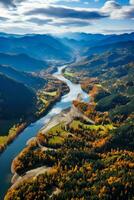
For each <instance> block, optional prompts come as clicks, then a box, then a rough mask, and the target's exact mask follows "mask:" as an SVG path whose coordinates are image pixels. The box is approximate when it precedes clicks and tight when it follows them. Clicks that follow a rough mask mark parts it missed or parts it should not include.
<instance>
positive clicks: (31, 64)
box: [0, 53, 48, 72]
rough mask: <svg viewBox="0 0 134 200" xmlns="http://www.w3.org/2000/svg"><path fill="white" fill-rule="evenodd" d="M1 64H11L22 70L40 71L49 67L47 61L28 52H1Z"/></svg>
mask: <svg viewBox="0 0 134 200" xmlns="http://www.w3.org/2000/svg"><path fill="white" fill-rule="evenodd" d="M0 64H2V65H9V66H11V67H14V68H15V69H17V70H20V71H26V72H32V71H40V70H42V69H45V68H47V67H48V65H47V63H46V62H44V61H41V60H37V59H35V58H32V57H30V56H28V55H27V54H24V53H23V54H15V53H0Z"/></svg>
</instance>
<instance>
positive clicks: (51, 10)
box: [25, 6, 107, 20]
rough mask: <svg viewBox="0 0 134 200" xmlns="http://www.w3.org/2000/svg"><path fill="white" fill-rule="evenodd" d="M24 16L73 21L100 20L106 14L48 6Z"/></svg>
mask: <svg viewBox="0 0 134 200" xmlns="http://www.w3.org/2000/svg"><path fill="white" fill-rule="evenodd" d="M25 14H26V15H45V16H49V17H56V18H74V19H83V20H86V19H90V20H93V19H101V18H105V17H107V15H106V14H104V13H101V12H99V11H88V10H76V9H72V8H66V7H55V6H49V7H47V8H37V9H33V10H30V11H28V12H26V13H25Z"/></svg>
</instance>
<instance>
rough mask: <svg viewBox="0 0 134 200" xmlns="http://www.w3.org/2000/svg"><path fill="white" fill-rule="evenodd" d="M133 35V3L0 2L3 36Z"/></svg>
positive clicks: (114, 0)
mask: <svg viewBox="0 0 134 200" xmlns="http://www.w3.org/2000/svg"><path fill="white" fill-rule="evenodd" d="M132 31H134V0H0V32H7V33H14V34H27V33H39V34H42V33H52V34H64V33H67V32H86V33H103V34H111V33H114V34H115V33H116V34H122V33H125V32H128V33H129V32H132Z"/></svg>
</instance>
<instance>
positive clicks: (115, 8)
mask: <svg viewBox="0 0 134 200" xmlns="http://www.w3.org/2000/svg"><path fill="white" fill-rule="evenodd" d="M130 3H131V4H129V5H124V6H122V5H120V4H119V3H117V2H116V1H115V0H108V1H107V2H106V3H105V4H104V6H103V7H102V8H101V10H102V11H103V12H105V13H109V15H110V17H111V19H134V5H133V3H134V0H131V1H130Z"/></svg>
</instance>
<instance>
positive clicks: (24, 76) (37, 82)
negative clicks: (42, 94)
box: [0, 65, 46, 89]
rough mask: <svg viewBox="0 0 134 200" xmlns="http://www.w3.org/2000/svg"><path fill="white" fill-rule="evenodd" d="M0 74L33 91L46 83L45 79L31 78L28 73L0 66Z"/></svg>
mask: <svg viewBox="0 0 134 200" xmlns="http://www.w3.org/2000/svg"><path fill="white" fill-rule="evenodd" d="M0 73H3V74H4V75H5V76H8V77H10V78H12V79H14V80H16V81H17V82H21V83H23V84H24V85H27V86H28V87H31V88H34V89H38V88H40V87H42V86H43V85H44V84H45V83H46V80H45V79H42V78H39V77H36V76H33V75H32V74H30V73H25V72H21V71H18V70H16V69H15V68H12V67H9V66H3V65H0Z"/></svg>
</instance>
